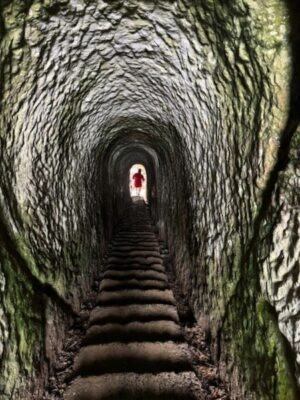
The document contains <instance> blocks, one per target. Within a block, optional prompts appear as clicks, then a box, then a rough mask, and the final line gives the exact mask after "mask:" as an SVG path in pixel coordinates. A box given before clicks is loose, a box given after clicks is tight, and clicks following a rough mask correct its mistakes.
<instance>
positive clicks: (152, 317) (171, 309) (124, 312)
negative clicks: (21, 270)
mask: <svg viewBox="0 0 300 400" xmlns="http://www.w3.org/2000/svg"><path fill="white" fill-rule="evenodd" d="M202 398H203V397H202V395H201V384H200V382H199V380H198V378H197V377H196V375H195V373H194V371H193V369H192V364H191V355H190V352H189V348H188V345H187V344H186V343H185V342H184V338H183V334H182V331H181V327H180V325H179V317H178V313H177V308H176V303H175V299H174V296H173V293H172V291H171V290H170V286H169V283H168V279H167V275H166V272H165V268H164V266H163V261H162V258H161V256H160V252H159V244H158V240H157V238H156V235H155V233H154V226H153V225H152V224H151V220H150V217H149V213H148V209H147V207H146V205H145V203H144V202H143V201H139V202H136V203H134V204H133V206H132V207H131V208H130V209H129V210H128V213H127V214H126V216H125V217H124V219H123V220H122V221H121V223H120V226H119V230H118V232H117V233H116V234H115V236H114V238H113V241H112V245H111V247H110V251H109V254H108V258H107V262H106V265H105V269H104V273H103V279H102V281H101V283H100V288H99V294H98V297H97V305H96V307H95V308H94V309H93V310H92V311H91V313H90V317H89V327H88V329H87V332H86V336H85V339H84V342H83V346H82V347H81V349H80V351H79V354H78V355H77V356H76V357H75V360H74V366H73V380H72V381H71V383H70V385H69V387H68V388H67V390H66V393H65V396H64V399H65V400H104V399H105V400H108V399H110V400H117V399H118V400H127V399H128V400H129V399H130V400H137V399H139V400H141V399H143V400H150V399H151V400H156V399H161V400H162V399H164V400H167V399H172V400H177V399H178V400H179V399H181V400H192V399H193V400H196V399H202Z"/></svg>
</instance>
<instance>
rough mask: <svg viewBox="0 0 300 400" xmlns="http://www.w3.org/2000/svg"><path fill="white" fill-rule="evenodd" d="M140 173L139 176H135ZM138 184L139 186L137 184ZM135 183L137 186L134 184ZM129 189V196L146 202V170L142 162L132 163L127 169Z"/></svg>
mask: <svg viewBox="0 0 300 400" xmlns="http://www.w3.org/2000/svg"><path fill="white" fill-rule="evenodd" d="M139 172H140V175H141V178H139V177H137V174H139ZM139 184H140V185H141V186H139ZM136 185H137V186H136ZM129 191H130V197H131V198H132V200H133V201H134V200H135V199H137V198H138V199H141V198H142V199H143V200H144V201H145V203H148V196H147V171H146V168H145V167H144V165H143V164H134V165H133V166H132V167H131V168H130V170H129Z"/></svg>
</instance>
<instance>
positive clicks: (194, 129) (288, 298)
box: [0, 0, 300, 400]
mask: <svg viewBox="0 0 300 400" xmlns="http://www.w3.org/2000/svg"><path fill="white" fill-rule="evenodd" d="M299 20H300V5H299V4H298V2H297V1H296V0H286V1H282V0H257V1H254V0H233V1H227V0H226V1H224V0H209V1H207V0H197V1H196V0H167V1H166V0H164V1H163V0H155V1H149V0H142V1H137V0H112V1H105V0H1V3H0V371H1V372H0V397H1V399H2V398H3V399H4V400H19V399H22V400H27V399H31V398H33V399H35V398H36V399H39V400H40V399H42V398H43V397H42V396H44V395H45V390H46V389H47V385H48V383H49V379H50V381H51V379H52V378H51V377H53V376H54V374H55V373H56V372H55V371H57V368H58V369H59V367H57V365H56V363H57V360H58V356H59V354H61V352H62V350H63V349H64V348H65V343H66V342H67V341H68V339H67V338H68V334H69V332H70V329H71V328H72V329H75V328H74V326H75V327H76V326H77V325H76V324H77V322H78V320H80V318H83V314H84V312H85V309H84V307H83V304H86V303H88V300H87V298H88V296H89V295H90V294H91V293H93V290H94V289H93V288H94V287H95V285H96V283H97V284H98V283H99V284H100V285H101V280H102V279H103V274H104V264H105V262H106V260H107V257H108V256H107V252H108V251H109V249H110V248H111V247H110V246H111V243H113V241H114V237H115V235H117V234H118V232H119V229H120V228H119V226H120V221H122V218H123V216H124V215H127V213H128V212H129V211H130V210H131V207H132V204H133V200H132V199H131V196H130V191H129V179H130V176H129V171H130V168H131V167H132V166H133V165H135V164H142V165H143V166H144V167H145V169H146V172H147V195H148V204H147V207H146V208H145V209H146V210H147V212H149V216H150V219H151V224H153V226H152V225H151V229H153V232H154V233H155V235H156V236H155V237H156V238H157V240H158V244H159V246H160V252H161V257H162V258H163V257H164V256H165V258H166V260H167V261H166V263H167V264H168V265H167V272H168V274H169V276H170V279H171V281H172V285H174V288H176V290H174V292H175V294H176V293H177V292H178V293H180V296H181V298H182V299H184V304H185V305H186V307H187V308H188V310H189V312H190V313H191V315H192V318H191V320H192V321H194V322H193V324H194V325H193V329H195V330H196V331H197V329H198V330H199V332H200V331H201V332H204V336H205V337H206V338H207V339H208V344H207V346H208V347H209V351H210V356H211V362H212V364H213V365H214V366H215V368H216V370H217V371H218V376H219V378H220V379H221V380H223V381H224V382H226V385H227V387H228V391H229V393H230V396H231V397H230V398H231V399H232V400H236V399H239V400H240V399H245V400H296V399H298V398H299V385H300V375H299V371H300V305H299V279H300V275H299V257H300V240H299V237H300V212H299V210H300V207H299V205H300V150H299V149H300V129H299V120H300V117H299V106H300V91H299V87H300V62H299V61H300V59H299V58H300V51H299V49H300V28H299V27H300V24H299ZM128 210H129V211H128ZM148 234H149V235H150V233H145V235H146V236H147V235H148ZM164 252H165V253H164ZM166 254H167V255H166ZM95 282H96V283H95ZM180 296H179V297H180ZM50 399H51V400H53V399H54V397H52V398H51V397H49V399H48V398H47V400H50ZM55 400H57V398H55ZM209 400H210V399H209Z"/></svg>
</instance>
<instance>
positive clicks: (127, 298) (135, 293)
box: [97, 289, 176, 305]
mask: <svg viewBox="0 0 300 400" xmlns="http://www.w3.org/2000/svg"><path fill="white" fill-rule="evenodd" d="M145 303H160V304H171V305H175V304H176V303H175V299H174V296H173V294H172V291H171V290H158V289H150V290H139V289H130V290H127V289H126V290H122V289H121V290H118V291H114V292H108V291H102V292H100V293H99V294H98V296H97V304H98V305H122V304H145Z"/></svg>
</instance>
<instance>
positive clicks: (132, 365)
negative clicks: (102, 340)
mask: <svg viewBox="0 0 300 400" xmlns="http://www.w3.org/2000/svg"><path fill="white" fill-rule="evenodd" d="M191 369H192V367H191V357H190V355H189V353H188V351H187V347H186V345H183V344H177V343H174V342H155V343H152V342H133V343H118V342H114V343H108V344H98V345H90V346H86V347H82V348H81V350H80V352H79V354H78V355H77V356H76V357H75V361H74V368H73V371H74V374H76V375H81V376H87V375H94V374H97V375H100V374H105V373H118V372H138V373H145V372H150V373H154V372H156V373H158V372H165V371H173V372H182V371H191Z"/></svg>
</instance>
